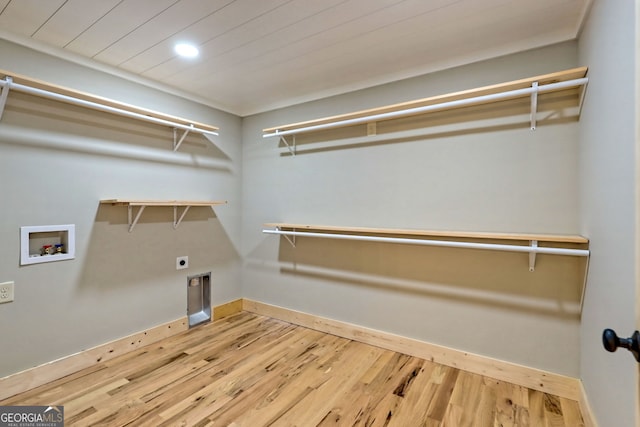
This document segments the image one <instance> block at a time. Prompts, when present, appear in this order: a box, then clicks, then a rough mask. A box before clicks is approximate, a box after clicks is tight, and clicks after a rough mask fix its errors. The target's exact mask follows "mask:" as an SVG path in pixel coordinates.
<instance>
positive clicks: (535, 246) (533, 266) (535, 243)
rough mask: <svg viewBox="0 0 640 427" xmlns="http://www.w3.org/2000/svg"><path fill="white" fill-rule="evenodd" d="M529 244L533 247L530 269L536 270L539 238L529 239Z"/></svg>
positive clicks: (530, 256) (530, 255) (530, 253)
mask: <svg viewBox="0 0 640 427" xmlns="http://www.w3.org/2000/svg"><path fill="white" fill-rule="evenodd" d="M529 246H531V249H533V250H532V251H531V252H529V271H531V272H534V271H536V255H537V252H536V251H535V249H538V241H537V240H531V241H529Z"/></svg>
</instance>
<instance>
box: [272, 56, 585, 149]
mask: <svg viewBox="0 0 640 427" xmlns="http://www.w3.org/2000/svg"><path fill="white" fill-rule="evenodd" d="M586 75H587V67H579V68H573V69H570V70H565V71H558V72H555V73H550V74H544V75H540V76H535V77H529V78H526V79H521V80H515V81H511V82H507V83H500V84H495V85H491V86H484V87H481V88H476V89H470V90H464V91H461V92H455V93H449V94H445V95H438V96H432V97H429V98H423V99H418V100H415V101H409V102H403V103H399V104H393V105H387V106H384V107H378V108H372V109H369V110H362V111H357V112H353V113H348V114H340V115H336V116H330V117H324V118H320V119H315V120H309V121H304V122H298V123H291V124H285V125H280V126H274V127H270V128H265V129H263V130H262V131H263V133H264V134H265V135H264V137H271V136H278V135H290V134H296V133H303V132H312V131H317V130H320V129H324V128H330V127H345V126H353V125H356V124H361V123H375V122H378V121H382V120H391V119H394V118H398V117H407V116H412V115H419V114H426V113H429V112H433V111H444V110H451V109H456V108H463V107H468V106H470V105H482V104H488V103H492V102H497V101H501V100H506V99H518V98H528V97H532V96H535V97H538V96H539V97H543V96H546V94H549V93H554V92H560V91H568V92H569V93H570V94H571V95H572V96H573V98H574V99H575V101H576V105H578V104H580V103H581V102H582V97H583V92H584V87H585V85H586V83H587V79H586ZM532 94H535V95H532ZM532 104H533V103H532ZM532 110H533V111H532V113H533V114H532V115H533V116H535V108H534V106H533V105H532ZM532 127H535V118H534V117H532Z"/></svg>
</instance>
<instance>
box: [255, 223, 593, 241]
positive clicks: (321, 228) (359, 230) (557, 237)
mask: <svg viewBox="0 0 640 427" xmlns="http://www.w3.org/2000/svg"><path fill="white" fill-rule="evenodd" d="M264 226H265V227H271V228H279V229H282V230H302V231H318V232H336V233H354V234H370V235H388V236H400V235H402V236H414V237H448V238H455V239H473V240H520V241H525V240H526V241H532V240H533V241H538V242H554V243H576V244H588V243H589V239H587V238H586V237H583V236H577V235H568V234H534V233H491V232H478V231H445V230H413V229H398V228H366V227H337V226H329V225H302V224H289V223H267V224H264Z"/></svg>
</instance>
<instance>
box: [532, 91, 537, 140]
mask: <svg viewBox="0 0 640 427" xmlns="http://www.w3.org/2000/svg"><path fill="white" fill-rule="evenodd" d="M531 88H532V89H533V91H532V92H531V130H536V116H537V114H538V82H533V83H532V84H531Z"/></svg>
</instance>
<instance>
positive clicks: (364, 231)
mask: <svg viewBox="0 0 640 427" xmlns="http://www.w3.org/2000/svg"><path fill="white" fill-rule="evenodd" d="M264 226H265V227H267V228H265V229H263V230H262V231H263V233H266V234H276V235H281V236H283V237H285V238H286V239H287V240H288V241H289V243H291V244H292V245H293V246H294V247H295V245H296V241H295V238H296V236H300V237H320V238H328V239H343V240H361V241H370V242H388V243H401V244H412V245H424V246H440V247H452V248H466V249H483V250H496V251H508V252H523V253H528V254H529V270H530V271H534V270H535V262H536V255H537V254H552V255H568V256H583V257H587V258H588V257H589V250H588V249H586V248H578V249H576V248H563V247H557V244H559V243H567V244H571V245H574V246H575V245H581V246H588V244H589V240H588V239H587V238H585V237H582V236H575V235H563V234H558V235H556V234H532V233H486V232H472V231H471V232H468V231H442V230H410V229H390V228H364V227H337V226H327V225H303V224H289V223H267V224H264ZM469 240H475V242H474V241H471V242H470V241H469ZM478 240H480V241H481V242H477V241H478ZM505 240H506V241H513V242H514V243H515V242H516V241H520V242H523V241H526V242H527V245H526V246H525V245H521V244H520V245H519V244H511V243H507V244H505V243H494V242H496V241H505ZM486 241H491V242H486ZM539 242H546V243H554V244H556V245H553V246H538V243H539Z"/></svg>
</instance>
